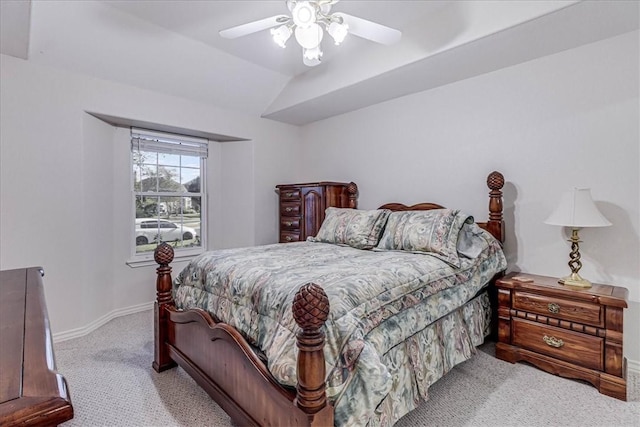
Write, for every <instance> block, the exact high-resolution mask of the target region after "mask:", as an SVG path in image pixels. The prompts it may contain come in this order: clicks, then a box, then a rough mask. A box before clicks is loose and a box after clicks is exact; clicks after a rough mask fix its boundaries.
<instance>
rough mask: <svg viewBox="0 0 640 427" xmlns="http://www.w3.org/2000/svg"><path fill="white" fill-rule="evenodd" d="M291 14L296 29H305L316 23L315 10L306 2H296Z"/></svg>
mask: <svg viewBox="0 0 640 427" xmlns="http://www.w3.org/2000/svg"><path fill="white" fill-rule="evenodd" d="M291 14H292V15H293V22H294V23H295V24H296V26H297V27H300V28H307V27H309V26H311V25H313V24H315V23H316V8H315V7H314V6H313V5H312V4H311V3H310V2H308V1H299V2H296V5H295V6H294V7H293V11H291Z"/></svg>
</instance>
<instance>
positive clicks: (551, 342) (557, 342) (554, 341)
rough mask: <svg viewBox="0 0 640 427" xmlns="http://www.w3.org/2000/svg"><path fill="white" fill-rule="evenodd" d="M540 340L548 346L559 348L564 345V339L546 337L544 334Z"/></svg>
mask: <svg viewBox="0 0 640 427" xmlns="http://www.w3.org/2000/svg"><path fill="white" fill-rule="evenodd" d="M542 341H544V342H546V343H547V345H548V346H549V347H555V348H560V347H562V346H563V345H564V341H562V340H561V339H560V338H556V337H548V336H546V335H545V336H544V337H542Z"/></svg>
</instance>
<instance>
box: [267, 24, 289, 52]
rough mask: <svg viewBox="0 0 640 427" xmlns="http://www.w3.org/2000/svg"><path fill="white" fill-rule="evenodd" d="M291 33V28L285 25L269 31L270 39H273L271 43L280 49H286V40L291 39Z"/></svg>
mask: <svg viewBox="0 0 640 427" xmlns="http://www.w3.org/2000/svg"><path fill="white" fill-rule="evenodd" d="M291 33H292V31H291V27H290V26H288V25H286V24H285V25H281V26H279V27H277V28H272V29H271V37H273V41H274V42H276V44H277V45H278V46H280V47H281V48H285V47H286V44H287V40H289V37H291Z"/></svg>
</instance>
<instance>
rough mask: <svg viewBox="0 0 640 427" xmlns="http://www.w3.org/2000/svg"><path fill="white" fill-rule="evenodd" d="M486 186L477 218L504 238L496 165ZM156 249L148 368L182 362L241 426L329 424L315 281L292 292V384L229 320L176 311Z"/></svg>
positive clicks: (324, 303) (163, 253) (325, 305)
mask: <svg viewBox="0 0 640 427" xmlns="http://www.w3.org/2000/svg"><path fill="white" fill-rule="evenodd" d="M487 186H488V187H489V189H490V192H489V219H488V221H487V222H480V223H478V225H480V226H481V227H482V228H484V229H486V230H487V231H489V232H490V233H491V234H492V235H493V236H495V237H496V238H497V239H498V240H500V241H501V242H502V241H503V240H504V222H503V215H502V187H503V186H504V177H503V176H502V174H501V173H499V172H491V174H489V176H488V178H487ZM381 208H386V209H391V210H394V211H398V210H428V209H440V208H442V206H440V205H437V204H433V203H421V204H417V205H413V206H405V205H402V204H399V203H390V204H386V205H384V206H382V207H381ZM154 255H155V260H156V262H157V263H158V264H159V267H158V268H157V279H156V291H157V300H156V302H155V313H154V333H155V346H154V361H153V369H155V370H156V371H157V372H161V371H164V370H166V369H170V368H173V367H174V366H176V364H177V365H180V366H181V367H182V368H183V369H184V370H185V371H187V372H188V373H189V375H191V376H192V377H193V379H195V381H196V382H197V383H198V384H199V385H200V386H201V387H202V388H203V389H204V390H205V391H206V392H207V393H208V394H209V395H210V396H211V397H212V398H213V399H214V400H215V401H216V402H217V403H218V405H220V407H221V408H222V409H223V410H224V411H225V412H226V413H227V414H229V416H230V417H231V420H232V422H233V423H234V424H236V425H239V426H247V425H260V426H262V425H270V426H313V427H319V426H333V408H332V407H331V405H330V404H329V403H328V402H327V397H326V393H325V360H324V350H323V348H324V333H323V331H322V325H323V324H324V322H325V321H326V319H327V317H328V314H329V301H328V298H327V296H326V294H325V293H324V291H323V290H322V288H321V287H320V286H318V285H316V284H313V283H308V284H306V285H303V286H302V287H301V288H300V289H299V290H298V292H297V293H296V295H295V298H294V302H293V316H294V318H295V321H296V323H297V324H298V326H300V329H301V330H300V331H299V332H298V334H297V346H298V349H299V353H298V364H297V378H298V383H297V386H296V389H295V390H294V389H292V388H287V387H284V386H282V385H280V384H279V383H278V382H277V381H276V380H275V378H274V377H273V376H272V375H271V373H270V372H269V370H268V369H267V367H266V365H265V364H264V363H263V362H262V360H261V359H260V358H259V357H258V356H257V355H256V353H255V352H254V351H253V350H252V348H251V346H250V345H249V344H248V343H247V341H246V340H245V339H244V338H243V337H242V335H241V334H240V333H239V332H238V331H237V330H235V329H234V328H233V327H231V326H229V325H227V324H225V323H222V322H219V321H218V320H217V319H215V318H213V317H212V316H211V315H210V314H209V313H207V312H206V311H204V310H201V309H191V310H186V311H178V310H177V309H176V307H175V304H174V301H173V297H172V294H171V287H172V280H171V267H170V266H169V264H170V263H171V261H172V260H173V248H172V247H171V246H170V245H168V244H166V243H163V244H161V245H159V246H158V247H157V248H156V250H155V254H154Z"/></svg>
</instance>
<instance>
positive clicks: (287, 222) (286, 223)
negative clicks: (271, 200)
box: [284, 221, 293, 227]
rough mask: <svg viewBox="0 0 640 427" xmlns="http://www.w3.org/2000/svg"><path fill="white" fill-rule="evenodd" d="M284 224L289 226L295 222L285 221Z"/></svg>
mask: <svg viewBox="0 0 640 427" xmlns="http://www.w3.org/2000/svg"><path fill="white" fill-rule="evenodd" d="M284 225H286V226H287V227H291V226H292V225H293V223H292V222H291V221H285V222H284Z"/></svg>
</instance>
